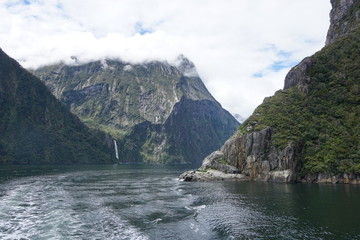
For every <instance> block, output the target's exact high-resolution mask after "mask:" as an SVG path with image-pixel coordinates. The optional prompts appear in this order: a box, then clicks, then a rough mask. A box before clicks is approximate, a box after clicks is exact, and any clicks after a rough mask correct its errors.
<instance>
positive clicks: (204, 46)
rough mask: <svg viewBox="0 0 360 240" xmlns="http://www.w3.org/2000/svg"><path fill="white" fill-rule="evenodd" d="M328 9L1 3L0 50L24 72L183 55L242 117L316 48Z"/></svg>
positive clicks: (314, 4)
mask: <svg viewBox="0 0 360 240" xmlns="http://www.w3.org/2000/svg"><path fill="white" fill-rule="evenodd" d="M330 9H331V4H330V0H0V18H1V21H0V48H2V49H3V50H4V51H5V52H6V53H7V54H9V55H10V56H11V57H13V58H15V59H16V60H17V61H19V62H20V64H21V65H22V66H23V67H25V68H37V67H39V66H42V65H47V64H52V63H56V62H59V61H64V62H67V63H71V61H73V60H72V59H71V56H76V57H77V58H78V59H79V61H81V62H87V61H93V60H99V59H104V58H118V59H121V60H123V61H127V62H130V63H139V62H143V61H151V60H160V61H168V62H169V63H172V62H173V61H174V60H175V59H176V57H177V56H178V55H180V54H183V55H185V56H186V57H187V58H188V59H190V60H191V61H192V62H193V63H194V64H195V66H196V67H197V70H198V73H199V75H200V77H201V79H202V80H203V81H204V83H205V85H206V86H207V88H208V89H209V91H210V92H211V94H212V95H213V96H214V97H215V98H216V99H217V100H218V101H219V102H220V103H221V104H222V106H223V107H224V108H225V109H227V110H228V111H230V112H231V113H232V114H239V115H241V116H242V117H243V118H246V117H248V116H249V115H250V114H251V113H252V112H253V111H254V109H255V108H256V107H257V106H258V105H259V104H260V103H261V102H262V101H263V99H264V98H265V97H267V96H271V95H273V94H274V92H275V91H277V90H279V89H282V88H283V85H284V78H285V76H286V73H287V72H288V71H289V70H290V69H291V67H293V66H295V65H296V64H297V63H299V62H300V61H301V60H302V59H303V58H304V57H306V56H310V55H312V54H314V53H315V52H316V51H318V50H320V49H321V48H322V47H323V46H324V44H325V38H326V33H327V29H328V27H329V12H330Z"/></svg>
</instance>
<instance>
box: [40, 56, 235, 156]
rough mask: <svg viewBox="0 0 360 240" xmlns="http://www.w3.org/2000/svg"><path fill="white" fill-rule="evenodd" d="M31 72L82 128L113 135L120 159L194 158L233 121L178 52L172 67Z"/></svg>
mask: <svg viewBox="0 0 360 240" xmlns="http://www.w3.org/2000/svg"><path fill="white" fill-rule="evenodd" d="M34 74H36V75H37V76H39V78H40V79H42V80H43V81H44V82H45V84H46V85H47V86H48V87H49V89H50V90H51V91H52V92H53V94H54V95H55V96H56V97H57V98H58V99H60V100H61V101H62V102H63V103H65V104H66V105H67V106H68V108H69V109H70V110H71V111H72V112H73V113H74V114H76V115H77V116H79V117H80V118H81V119H82V120H83V121H84V122H85V123H86V124H88V126H91V127H94V128H98V129H100V130H103V131H106V132H108V133H110V134H112V135H113V136H114V137H115V138H117V139H118V140H119V148H120V149H121V150H120V153H121V154H120V157H121V161H123V162H151V163H200V162H201V160H202V159H203V158H204V157H205V156H206V155H207V154H209V153H210V152H211V151H213V150H215V149H217V148H219V147H220V146H221V145H222V143H223V142H224V141H225V140H226V139H227V138H228V137H229V136H231V134H232V133H233V132H234V131H235V129H236V128H237V127H238V125H239V124H238V122H237V121H236V120H235V119H234V117H233V116H231V114H229V113H228V112H227V111H226V110H224V109H223V108H222V107H221V105H220V104H219V103H218V102H217V101H216V100H215V99H214V98H213V97H212V96H211V94H210V93H209V91H208V90H207V89H206V87H205V85H204V84H203V82H202V81H201V79H200V78H199V76H198V74H197V72H196V68H195V66H194V64H193V63H192V62H190V61H189V60H188V59H186V58H185V57H183V56H180V57H179V58H178V59H177V62H176V64H173V65H170V64H168V63H167V62H159V61H153V62H144V63H142V64H130V63H125V62H122V61H119V60H110V59H106V60H102V61H96V62H90V63H86V64H82V65H79V64H76V63H74V65H71V66H69V65H64V64H58V65H52V66H45V67H42V68H39V69H37V70H35V71H34ZM194 137H195V139H196V140H195V139H194ZM214 139H215V141H212V142H211V141H210V140H214ZM209 142H211V144H209Z"/></svg>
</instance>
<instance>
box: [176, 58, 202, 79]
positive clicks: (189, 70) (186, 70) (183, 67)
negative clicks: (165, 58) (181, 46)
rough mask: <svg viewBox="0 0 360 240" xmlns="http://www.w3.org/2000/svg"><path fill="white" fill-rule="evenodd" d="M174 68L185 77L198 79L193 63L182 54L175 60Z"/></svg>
mask: <svg viewBox="0 0 360 240" xmlns="http://www.w3.org/2000/svg"><path fill="white" fill-rule="evenodd" d="M175 66H176V67H177V69H179V71H180V72H181V73H182V74H183V75H184V76H186V77H199V75H198V73H197V71H196V67H195V65H194V63H193V62H192V61H190V60H189V59H188V58H186V57H185V56H184V55H182V54H181V55H179V56H178V57H177V58H176V60H175Z"/></svg>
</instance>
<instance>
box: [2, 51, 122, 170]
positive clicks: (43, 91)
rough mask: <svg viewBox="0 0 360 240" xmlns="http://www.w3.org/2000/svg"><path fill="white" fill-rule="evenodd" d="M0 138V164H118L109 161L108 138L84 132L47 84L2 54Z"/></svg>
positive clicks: (88, 130) (109, 139)
mask: <svg viewBox="0 0 360 240" xmlns="http://www.w3.org/2000/svg"><path fill="white" fill-rule="evenodd" d="M0 133H1V134H0V164H70V163H110V162H113V161H114V160H116V159H114V157H112V156H111V154H113V151H112V149H113V148H112V147H111V144H112V141H111V138H109V137H107V136H106V135H105V134H103V133H101V132H98V131H93V130H90V129H89V128H87V127H86V126H85V125H84V124H83V123H82V122H81V121H80V120H79V119H78V118H77V117H76V116H74V115H73V114H71V113H70V111H68V109H67V108H66V107H65V106H64V105H63V104H62V103H60V102H59V101H58V100H57V99H56V98H55V97H54V96H53V95H52V94H51V92H50V91H49V90H48V88H47V87H46V86H45V84H43V83H42V82H41V81H40V80H39V79H38V78H37V77H35V76H34V75H32V74H31V73H29V72H28V71H26V70H25V69H23V68H22V67H21V66H20V65H19V64H18V63H17V62H16V61H15V60H14V59H12V58H10V57H9V56H7V55H6V54H5V53H4V52H3V51H2V50H1V49H0ZM109 147H111V149H110V148H109Z"/></svg>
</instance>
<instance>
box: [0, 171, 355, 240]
mask: <svg viewBox="0 0 360 240" xmlns="http://www.w3.org/2000/svg"><path fill="white" fill-rule="evenodd" d="M185 170H187V168H186V167H179V166H149V165H113V166H75V167H74V166H47V167H43V166H42V167H41V166H37V167H19V166H18V167H0V239H32V240H33V239H35V240H36V239H360V228H359V223H360V207H359V204H358V203H359V202H360V187H358V186H351V185H317V184H271V183H255V182H206V183H203V182H180V181H179V180H178V179H177V177H178V175H179V174H180V173H181V172H183V171H185Z"/></svg>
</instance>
